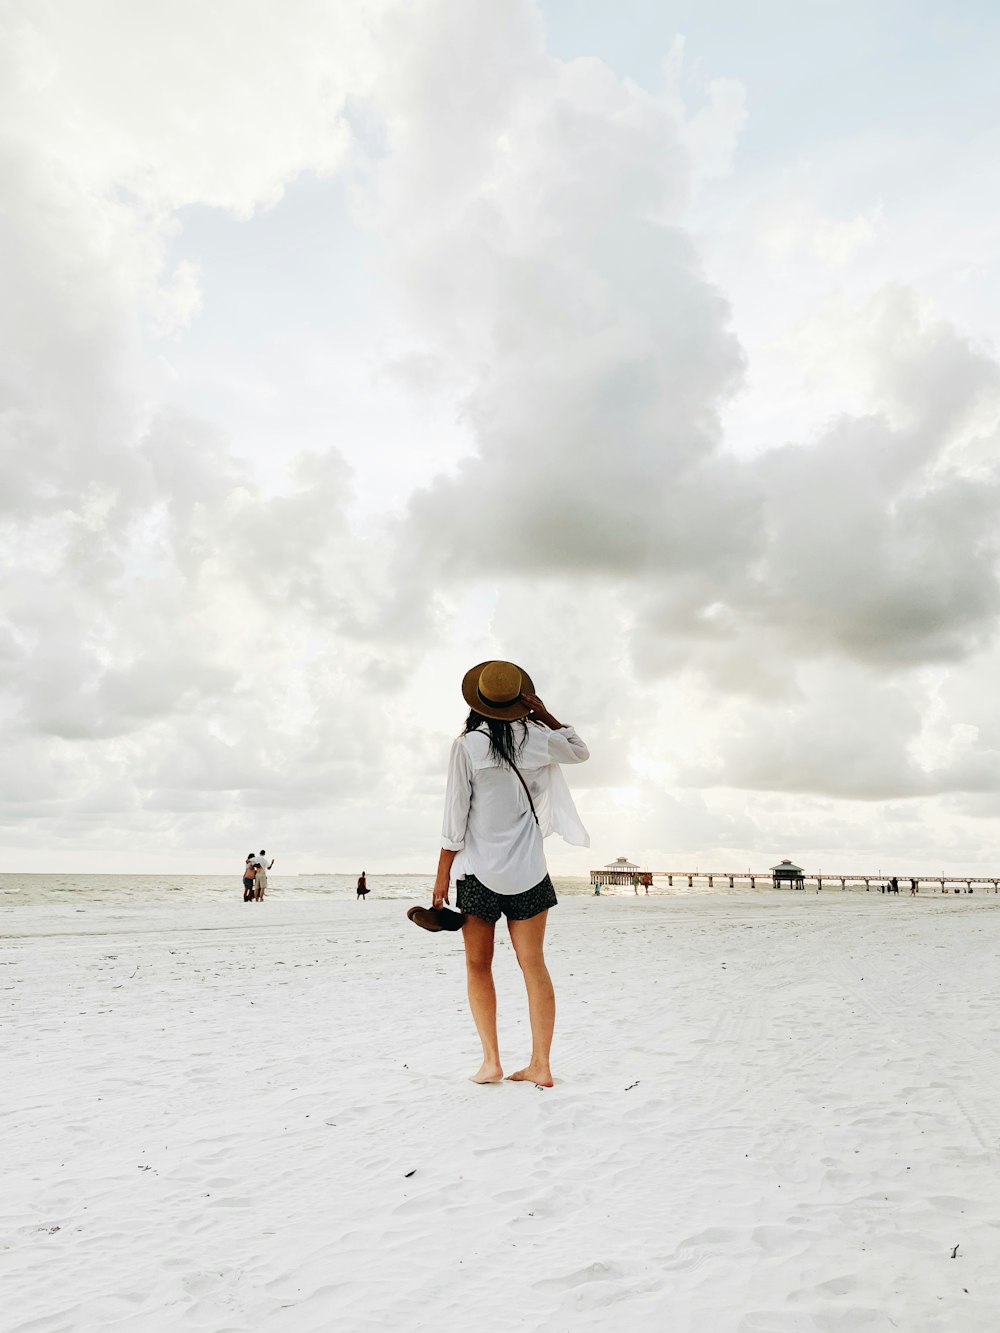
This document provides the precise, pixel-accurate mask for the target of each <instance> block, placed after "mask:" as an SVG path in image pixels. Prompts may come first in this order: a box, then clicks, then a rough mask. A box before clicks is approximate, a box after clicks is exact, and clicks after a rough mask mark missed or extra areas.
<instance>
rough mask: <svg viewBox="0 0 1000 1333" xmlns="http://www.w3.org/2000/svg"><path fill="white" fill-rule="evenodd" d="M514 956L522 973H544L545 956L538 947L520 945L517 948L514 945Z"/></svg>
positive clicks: (534, 945)
mask: <svg viewBox="0 0 1000 1333" xmlns="http://www.w3.org/2000/svg"><path fill="white" fill-rule="evenodd" d="M514 954H515V956H516V958H517V965H518V967H519V968H520V969H521V971H522V972H544V971H545V954H544V952H543V951H542V948H541V946H540V945H537V944H522V945H521V946H520V948H518V946H517V944H516V943H515V945H514Z"/></svg>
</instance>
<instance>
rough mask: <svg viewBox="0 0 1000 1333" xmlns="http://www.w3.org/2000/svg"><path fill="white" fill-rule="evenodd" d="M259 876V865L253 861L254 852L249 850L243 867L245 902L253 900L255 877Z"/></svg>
mask: <svg viewBox="0 0 1000 1333" xmlns="http://www.w3.org/2000/svg"><path fill="white" fill-rule="evenodd" d="M256 876H257V867H256V866H255V865H254V863H253V852H247V861H246V865H245V866H244V867H243V901H244V902H245V903H252V902H253V888H254V879H255V878H256Z"/></svg>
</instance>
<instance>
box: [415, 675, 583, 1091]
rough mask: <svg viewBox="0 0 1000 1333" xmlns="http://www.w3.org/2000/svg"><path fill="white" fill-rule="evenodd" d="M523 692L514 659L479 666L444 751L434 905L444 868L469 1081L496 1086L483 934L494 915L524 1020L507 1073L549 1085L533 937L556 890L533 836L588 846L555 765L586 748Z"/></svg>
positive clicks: (546, 994)
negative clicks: (522, 1057)
mask: <svg viewBox="0 0 1000 1333" xmlns="http://www.w3.org/2000/svg"><path fill="white" fill-rule="evenodd" d="M534 689H535V687H534V685H533V683H532V680H531V677H530V676H529V675H528V673H527V672H526V671H522V670H521V668H520V667H517V666H515V665H514V663H513V662H501V661H492V662H480V663H479V665H478V666H474V667H472V669H471V670H469V671H467V672H466V674H465V678H464V680H463V682H462V694H463V696H464V698H465V701H466V703H467V704H468V705H469V708H470V712H469V716H468V718H467V719H466V723H465V728H464V730H463V731H462V734H461V735H460V736H459V737H458V738H457V739H456V740H455V742H454V743H453V745H452V747H451V758H450V761H449V765H448V788H447V792H446V795H445V812H444V825H443V830H442V838H441V855H440V858H439V860H438V869H437V876H436V878H435V881H434V906H435V907H441V906H442V905H443V904H444V903H446V902H448V901H449V891H450V887H451V880H452V876H454V878H455V887H456V897H457V906H458V909H459V911H460V912H462V913H464V917H465V919H464V923H463V925H462V938H463V941H464V944H465V963H466V977H467V982H468V995H469V1007H470V1008H471V1010H472V1017H473V1020H474V1022H475V1024H476V1030H477V1032H478V1033H479V1039H480V1042H481V1043H482V1048H483V1063H482V1065H481V1066H480V1068H479V1069H478V1070H477V1071H476V1073H475V1074H473V1075H472V1076H471V1078H472V1082H473V1083H499V1082H500V1081H501V1079H502V1078H503V1076H504V1074H503V1069H502V1067H501V1063H500V1047H499V1043H498V1040H497V997H496V987H495V986H494V983H493V945H494V934H495V930H496V923H497V922H498V921H499V920H500V917H501V915H504V916H506V918H507V929H508V931H509V933H510V940H511V944H512V945H513V946H514V952H515V953H516V955H517V961H518V965H519V966H520V968H521V972H522V974H523V976H524V984H525V989H526V990H527V994H528V1014H529V1017H530V1020H531V1059H530V1060H529V1062H528V1064H527V1065H525V1067H524V1068H523V1069H518V1070H517V1071H516V1072H515V1073H513V1074H510V1075H509V1076H508V1077H509V1078H510V1079H511V1080H512V1081H514V1082H528V1083H535V1084H537V1085H538V1086H539V1087H543V1088H550V1087H551V1086H552V1082H553V1079H552V1068H551V1063H550V1060H551V1048H552V1034H553V1030H554V1027H555V1014H556V1005H555V992H554V989H553V986H552V979H551V977H550V976H549V972H548V968H547V967H546V965H545V956H544V942H545V925H546V921H547V918H548V911H549V908H550V907H555V906H556V894H555V890H554V889H553V887H552V881H551V879H550V878H549V875H548V871H547V870H546V867H545V853H544V850H543V847H542V839H543V838H544V837H545V836H547V835H548V834H549V833H559V834H561V835H562V837H563V838H565V839H566V841H567V842H570V843H572V844H573V845H574V846H577V847H589V846H590V839H589V837H588V836H587V831H586V829H585V828H584V827H583V825H582V823H581V822H580V817H579V815H578V814H577V812H576V808H575V806H574V805H573V798H572V797H571V796H570V793H569V788H568V787H567V785H566V780H565V778H564V777H563V775H562V773H561V771H560V768H559V766H560V764H580V763H583V761H584V760H585V759H589V757H590V751H589V750H588V749H587V747H586V745H585V744H584V743H583V741H582V740H581V739H580V737H579V736H578V735H577V733H576V732H575V731H574V729H573V728H572V727H570V726H564V725H563V724H562V723H561V722H557V721H556V719H555V718H554V717H553V716H552V714H551V713H550V712H549V710H548V709H547V708H546V707H545V704H544V703H542V701H541V699H539V697H538V695H537V694H535V692H534Z"/></svg>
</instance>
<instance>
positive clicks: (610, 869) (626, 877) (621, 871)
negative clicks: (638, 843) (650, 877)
mask: <svg viewBox="0 0 1000 1333" xmlns="http://www.w3.org/2000/svg"><path fill="white" fill-rule="evenodd" d="M641 874H642V871H641V870H640V869H639V867H638V866H637V865H634V864H633V863H632V862H631V861H630V860H629V859H628V857H627V856H619V857H616V858H615V860H614V861H609V862H608V864H607V865H606V866H601V868H600V870H592V871H591V872H590V882H591V884H595V885H597V884H600V885H601V886H602V887H603V886H604V885H605V884H631V883H632V876H633V875H641Z"/></svg>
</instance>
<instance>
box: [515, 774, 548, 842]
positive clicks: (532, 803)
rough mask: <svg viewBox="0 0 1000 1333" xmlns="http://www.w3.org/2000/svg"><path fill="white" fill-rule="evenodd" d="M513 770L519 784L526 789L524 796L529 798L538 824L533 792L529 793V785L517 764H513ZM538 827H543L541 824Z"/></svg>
mask: <svg viewBox="0 0 1000 1333" xmlns="http://www.w3.org/2000/svg"><path fill="white" fill-rule="evenodd" d="M511 768H512V769H513V770H514V772H515V773H516V774H517V780H518V782H520V784H521V786H522V787H523V788H524V794H525V796H527V798H528V804H529V805H530V806H531V813H532V814H533V815H534V816H535V823H536V824H538V815H537V813H536V811H535V803H534V801H533V800H532V799H531V792H530V791H528V784H527V783H526V782H525V780H524V778H523V777H522V776H521V770H520V769H519V768H518V767H517V765H516V764H511ZM538 827H539V828H541V827H542V826H541V824H538Z"/></svg>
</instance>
